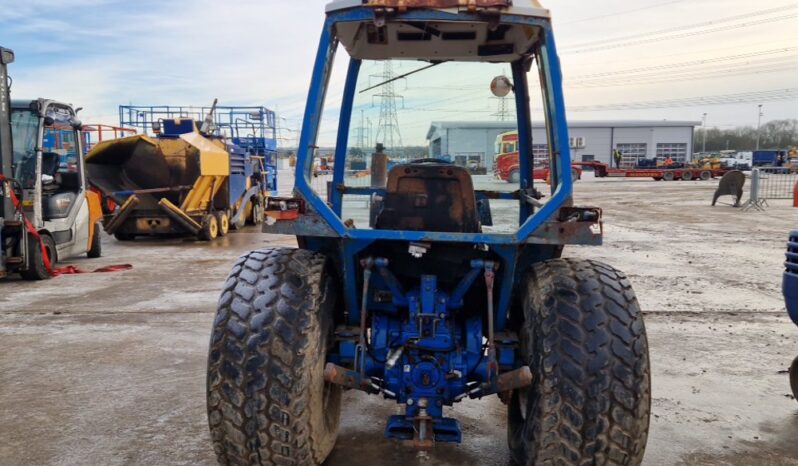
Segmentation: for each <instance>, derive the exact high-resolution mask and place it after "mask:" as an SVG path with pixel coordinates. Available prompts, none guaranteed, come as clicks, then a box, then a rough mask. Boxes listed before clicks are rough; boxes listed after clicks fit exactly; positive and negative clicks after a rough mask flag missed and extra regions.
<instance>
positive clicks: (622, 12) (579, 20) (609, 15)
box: [562, 0, 684, 26]
mask: <svg viewBox="0 0 798 466" xmlns="http://www.w3.org/2000/svg"><path fill="white" fill-rule="evenodd" d="M683 2H684V0H674V1H671V2H665V3H658V4H656V5H649V6H644V7H640V8H634V9H631V10H623V11H616V12H615V13H607V14H605V15H599V16H591V17H590V18H582V19H577V20H573V21H568V22H566V23H562V25H563V26H567V25H569V24H577V23H584V22H586V21H593V20H596V19H602V18H610V17H617V16H621V15H626V14H629V13H637V12H638V11H645V10H652V9H654V8H662V7H664V6H668V5H673V4H674V3H683Z"/></svg>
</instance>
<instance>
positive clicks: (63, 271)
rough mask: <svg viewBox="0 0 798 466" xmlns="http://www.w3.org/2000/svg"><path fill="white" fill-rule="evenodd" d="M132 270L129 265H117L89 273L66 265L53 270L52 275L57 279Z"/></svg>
mask: <svg viewBox="0 0 798 466" xmlns="http://www.w3.org/2000/svg"><path fill="white" fill-rule="evenodd" d="M132 268H133V266H132V265H130V264H119V265H109V266H107V267H101V268H99V269H96V270H94V271H92V272H89V271H86V270H82V269H79V268H77V267H76V266H74V265H68V266H66V267H59V268H57V269H55V271H54V273H53V276H54V277H57V276H59V275H76V274H82V273H108V272H122V271H125V270H130V269H132Z"/></svg>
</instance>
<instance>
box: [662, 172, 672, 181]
mask: <svg viewBox="0 0 798 466" xmlns="http://www.w3.org/2000/svg"><path fill="white" fill-rule="evenodd" d="M673 177H674V175H673V172H665V173H663V174H662V179H663V180H665V181H673Z"/></svg>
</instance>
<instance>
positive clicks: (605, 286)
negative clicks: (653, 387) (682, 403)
mask: <svg viewBox="0 0 798 466" xmlns="http://www.w3.org/2000/svg"><path fill="white" fill-rule="evenodd" d="M527 280H528V281H527V284H526V290H525V296H524V297H523V311H524V322H523V323H522V324H521V326H520V338H521V351H522V355H523V357H524V358H525V362H526V363H527V364H528V365H529V367H530V369H531V370H532V374H533V376H534V380H533V384H532V386H530V387H529V388H526V389H521V390H515V391H514V392H513V393H512V396H511V399H510V404H509V408H508V440H509V446H510V450H511V453H512V456H513V459H514V460H515V461H516V462H517V463H518V464H519V465H521V466H531V465H535V464H574V465H576V464H593V465H610V464H611V465H639V464H640V463H641V462H642V460H643V454H644V451H645V446H646V439H647V436H648V425H649V415H650V411H651V393H650V368H649V360H648V343H647V339H646V331H645V327H644V325H643V316H642V313H641V312H640V306H639V305H638V302H637V298H636V297H635V294H634V291H633V290H632V287H631V285H630V284H629V281H628V280H627V279H626V277H625V276H624V275H623V274H622V273H621V272H618V271H617V270H615V269H613V268H612V267H610V266H608V265H604V264H602V263H599V262H594V261H577V260H565V259H556V260H552V261H548V262H544V263H540V264H537V265H536V266H535V267H533V269H532V271H531V272H530V274H529V275H528V278H527Z"/></svg>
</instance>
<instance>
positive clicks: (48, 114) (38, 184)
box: [0, 47, 102, 280]
mask: <svg viewBox="0 0 798 466" xmlns="http://www.w3.org/2000/svg"><path fill="white" fill-rule="evenodd" d="M0 56H2V59H0V160H2V162H1V163H0V185H1V186H2V190H1V191H2V193H1V196H0V197H2V211H0V214H2V215H0V246H2V247H0V252H2V254H1V255H0V278H2V277H6V276H8V275H10V274H12V273H19V274H20V275H21V276H22V278H24V279H26V280H44V279H47V278H49V277H50V276H51V275H52V273H53V266H54V265H55V263H56V262H57V261H58V260H61V259H66V258H69V257H74V256H77V255H81V254H86V255H88V257H90V258H95V257H100V255H101V242H100V234H99V230H98V229H97V224H98V222H99V220H100V218H101V216H102V209H101V206H100V197H99V196H98V195H97V194H95V193H93V192H90V191H89V189H88V185H87V180H86V175H85V169H84V162H83V148H82V138H81V134H80V129H81V123H80V120H78V118H77V112H76V111H75V109H74V108H73V107H72V106H71V105H69V104H65V103H61V102H56V101H54V100H48V99H35V100H14V101H12V100H11V99H10V92H9V91H10V86H9V84H8V82H9V79H8V64H9V63H12V62H13V61H14V52H13V51H11V50H9V49H5V48H2V47H0Z"/></svg>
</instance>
